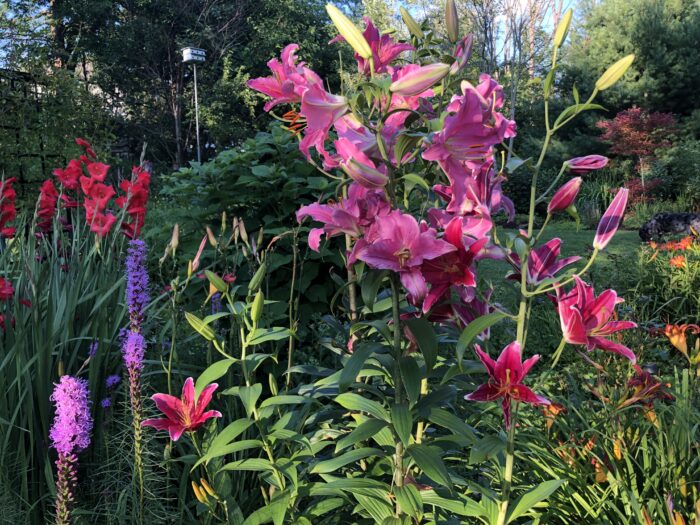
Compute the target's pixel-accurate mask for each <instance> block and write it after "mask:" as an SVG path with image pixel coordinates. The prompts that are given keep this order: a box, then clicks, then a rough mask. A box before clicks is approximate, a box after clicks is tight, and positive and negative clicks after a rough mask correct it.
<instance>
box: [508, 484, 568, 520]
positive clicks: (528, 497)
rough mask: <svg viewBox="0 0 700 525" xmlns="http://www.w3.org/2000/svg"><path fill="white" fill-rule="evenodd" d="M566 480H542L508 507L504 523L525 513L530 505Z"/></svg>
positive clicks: (541, 499)
mask: <svg viewBox="0 0 700 525" xmlns="http://www.w3.org/2000/svg"><path fill="white" fill-rule="evenodd" d="M565 482H566V480H563V479H551V480H549V481H543V482H542V483H540V484H539V485H537V486H536V487H535V488H533V489H532V490H530V491H528V492H526V493H525V494H523V495H522V496H520V497H519V498H518V499H517V500H515V502H514V503H513V504H512V506H511V507H510V510H509V512H508V517H507V518H506V523H511V522H512V521H514V520H516V519H517V518H519V517H520V516H522V515H524V514H526V513H527V512H528V511H529V510H530V509H532V507H534V506H535V505H537V504H538V503H539V502H541V501H544V500H545V499H547V498H548V497H549V496H551V495H552V494H553V493H554V491H556V490H557V489H558V488H559V487H561V486H562V485H563V484H564V483H565Z"/></svg>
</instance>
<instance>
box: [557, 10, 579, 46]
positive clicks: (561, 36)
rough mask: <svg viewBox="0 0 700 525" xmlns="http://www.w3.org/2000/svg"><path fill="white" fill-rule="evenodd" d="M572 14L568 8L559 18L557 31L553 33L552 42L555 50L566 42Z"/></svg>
mask: <svg viewBox="0 0 700 525" xmlns="http://www.w3.org/2000/svg"><path fill="white" fill-rule="evenodd" d="M573 14H574V12H573V10H572V9H571V8H569V9H567V10H566V11H565V12H564V16H562V17H561V21H560V22H559V25H558V26H557V30H556V31H555V32H554V40H553V42H552V43H553V44H554V47H555V48H557V47H560V46H561V45H562V44H563V43H564V40H566V34H567V33H568V32H569V26H570V25H571V17H572V16H573Z"/></svg>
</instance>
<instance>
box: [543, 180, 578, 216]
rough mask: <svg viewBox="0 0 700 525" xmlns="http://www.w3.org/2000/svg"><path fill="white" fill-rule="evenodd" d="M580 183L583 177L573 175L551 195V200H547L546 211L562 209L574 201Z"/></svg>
mask: <svg viewBox="0 0 700 525" xmlns="http://www.w3.org/2000/svg"><path fill="white" fill-rule="evenodd" d="M582 183H583V179H582V178H581V177H574V178H573V179H571V180H570V181H569V182H567V183H566V184H564V185H563V186H562V187H561V188H559V189H558V190H557V191H556V192H555V193H554V195H553V196H552V200H551V201H549V205H548V206H547V213H555V212H558V211H564V210H566V209H567V208H568V207H569V206H571V205H572V204H573V203H574V202H576V197H577V196H578V192H579V190H580V189H581V184H582Z"/></svg>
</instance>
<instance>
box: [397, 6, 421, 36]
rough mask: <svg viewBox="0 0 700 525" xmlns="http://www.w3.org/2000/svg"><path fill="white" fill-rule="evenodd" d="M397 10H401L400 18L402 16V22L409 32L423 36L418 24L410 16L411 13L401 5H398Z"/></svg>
mask: <svg viewBox="0 0 700 525" xmlns="http://www.w3.org/2000/svg"><path fill="white" fill-rule="evenodd" d="M399 11H400V12H401V18H403V23H404V24H406V27H407V28H408V31H409V33H411V34H412V35H413V36H415V37H416V38H423V36H424V35H423V30H422V29H421V28H420V24H419V23H418V22H416V20H415V19H414V18H413V17H412V16H411V13H409V12H408V11H406V9H404V8H403V7H400V8H399Z"/></svg>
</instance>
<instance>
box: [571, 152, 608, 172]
mask: <svg viewBox="0 0 700 525" xmlns="http://www.w3.org/2000/svg"><path fill="white" fill-rule="evenodd" d="M566 164H567V166H568V167H569V171H571V173H577V174H578V173H586V172H587V171H594V170H599V169H602V168H604V167H605V166H607V165H608V158H607V157H603V156H602V155H586V156H585V157H574V158H573V159H569V160H567V161H566Z"/></svg>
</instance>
